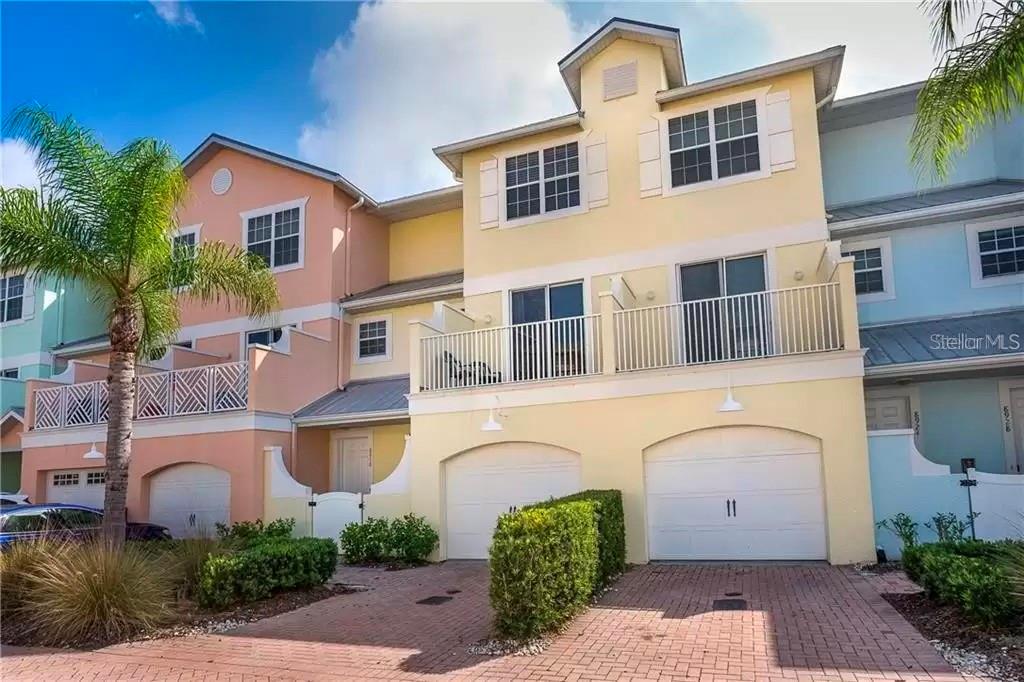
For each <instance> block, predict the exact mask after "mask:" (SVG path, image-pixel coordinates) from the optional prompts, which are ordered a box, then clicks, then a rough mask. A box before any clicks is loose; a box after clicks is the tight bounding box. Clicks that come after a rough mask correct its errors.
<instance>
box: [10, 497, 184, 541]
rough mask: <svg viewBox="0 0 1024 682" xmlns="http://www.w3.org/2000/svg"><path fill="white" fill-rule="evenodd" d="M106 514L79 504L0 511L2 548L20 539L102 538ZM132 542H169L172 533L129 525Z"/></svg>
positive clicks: (158, 528)
mask: <svg viewBox="0 0 1024 682" xmlns="http://www.w3.org/2000/svg"><path fill="white" fill-rule="evenodd" d="M102 523H103V512H102V511H101V510H99V509H94V508H92V507H86V506H83V505H80V504H23V505H18V506H15V507H6V508H4V509H3V510H2V511H0V547H5V546H7V545H9V544H11V543H12V542H17V541H19V540H33V539H38V538H46V539H54V540H60V539H76V540H87V539H89V538H93V537H96V536H98V535H99V532H100V526H101V525H102ZM125 534H126V537H127V538H128V539H129V540H169V539H170V537H171V532H170V531H169V530H167V529H166V528H164V527H163V526H158V525H156V524H153V523H131V522H129V523H128V527H127V529H126V531H125Z"/></svg>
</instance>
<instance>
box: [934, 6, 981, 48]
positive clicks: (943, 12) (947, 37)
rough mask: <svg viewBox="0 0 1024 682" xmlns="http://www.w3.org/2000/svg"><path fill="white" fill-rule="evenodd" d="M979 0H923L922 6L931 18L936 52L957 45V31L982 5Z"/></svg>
mask: <svg viewBox="0 0 1024 682" xmlns="http://www.w3.org/2000/svg"><path fill="white" fill-rule="evenodd" d="M981 5H982V3H981V2H980V1H979V0H922V1H921V3H920V5H919V6H920V7H921V8H922V9H923V10H925V12H926V13H927V14H928V16H929V17H930V18H931V24H932V45H933V46H934V48H935V51H936V52H943V51H944V50H948V49H950V48H953V47H956V44H957V39H956V36H957V31H958V29H959V27H960V25H961V24H963V23H964V21H965V20H966V19H967V17H968V16H970V14H971V12H972V10H974V9H976V8H978V7H980V6H981Z"/></svg>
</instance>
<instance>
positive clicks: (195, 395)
mask: <svg viewBox="0 0 1024 682" xmlns="http://www.w3.org/2000/svg"><path fill="white" fill-rule="evenodd" d="M248 403H249V366H248V363H245V362H229V363H225V364H220V365H207V366H204V367H192V368H189V369H178V370H174V371H171V372H154V373H152V374H142V375H139V377H138V378H137V380H136V386H135V418H136V419H155V418H158V417H175V416H180V415H189V414H208V413H212V412H228V411H231V410H244V409H246V407H247V406H248ZM107 404H108V400H107V382H105V381H90V382H88V383H82V384H68V385H67V386H55V387H53V388H41V389H37V390H36V391H35V410H34V414H35V419H34V423H33V428H35V429H56V428H61V427H68V426H88V425H92V424H104V423H106V421H107Z"/></svg>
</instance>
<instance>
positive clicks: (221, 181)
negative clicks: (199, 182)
mask: <svg viewBox="0 0 1024 682" xmlns="http://www.w3.org/2000/svg"><path fill="white" fill-rule="evenodd" d="M229 189H231V171H229V170H228V169H227V168H218V169H217V171H216V172H215V173H214V174H213V178H212V179H211V180H210V190H211V191H212V192H213V193H214V194H217V195H220V194H226V193H227V191H228V190H229Z"/></svg>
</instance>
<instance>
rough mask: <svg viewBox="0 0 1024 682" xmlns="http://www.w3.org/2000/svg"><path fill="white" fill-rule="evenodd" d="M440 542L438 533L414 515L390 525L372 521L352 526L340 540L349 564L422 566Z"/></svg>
mask: <svg viewBox="0 0 1024 682" xmlns="http://www.w3.org/2000/svg"><path fill="white" fill-rule="evenodd" d="M437 541H438V537H437V531H436V530H434V529H433V528H431V526H430V524H429V523H427V521H426V519H424V518H423V517H422V516H416V515H415V514H406V515H405V516H403V517H402V518H400V519H392V520H391V521H388V520H387V519H374V518H369V519H366V521H364V522H362V523H350V524H348V525H347V526H345V528H343V529H342V531H341V535H340V536H339V538H338V542H339V544H340V545H341V554H342V557H343V560H344V561H345V563H346V564H377V563H382V562H386V561H394V562H400V563H404V564H421V563H423V562H424V561H426V560H427V557H428V556H430V553H431V552H433V551H434V549H435V548H436V547H437Z"/></svg>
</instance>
